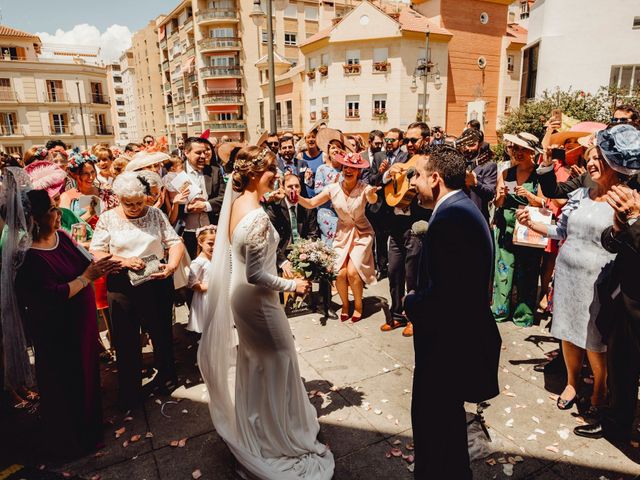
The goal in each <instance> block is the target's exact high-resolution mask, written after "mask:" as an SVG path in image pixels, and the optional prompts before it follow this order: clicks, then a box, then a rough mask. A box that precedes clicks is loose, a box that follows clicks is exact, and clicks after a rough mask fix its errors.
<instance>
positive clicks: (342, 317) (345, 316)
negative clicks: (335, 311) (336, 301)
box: [340, 313, 349, 322]
mask: <svg viewBox="0 0 640 480" xmlns="http://www.w3.org/2000/svg"><path fill="white" fill-rule="evenodd" d="M347 320H349V314H348V313H341V314H340V321H341V322H346V321H347Z"/></svg>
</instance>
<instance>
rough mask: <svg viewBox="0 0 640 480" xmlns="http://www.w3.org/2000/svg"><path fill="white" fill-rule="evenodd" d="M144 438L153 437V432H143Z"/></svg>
mask: <svg viewBox="0 0 640 480" xmlns="http://www.w3.org/2000/svg"><path fill="white" fill-rule="evenodd" d="M144 438H153V433H151V432H147V433H145V434H144Z"/></svg>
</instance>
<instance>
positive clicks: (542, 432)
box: [534, 428, 547, 435]
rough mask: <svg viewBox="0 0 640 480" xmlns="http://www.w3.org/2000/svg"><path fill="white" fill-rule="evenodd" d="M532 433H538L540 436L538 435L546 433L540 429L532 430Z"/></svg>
mask: <svg viewBox="0 0 640 480" xmlns="http://www.w3.org/2000/svg"><path fill="white" fill-rule="evenodd" d="M534 432H536V433H538V434H540V435H544V434H545V433H547V432H545V431H544V430H542V429H541V428H536V429H535V430H534Z"/></svg>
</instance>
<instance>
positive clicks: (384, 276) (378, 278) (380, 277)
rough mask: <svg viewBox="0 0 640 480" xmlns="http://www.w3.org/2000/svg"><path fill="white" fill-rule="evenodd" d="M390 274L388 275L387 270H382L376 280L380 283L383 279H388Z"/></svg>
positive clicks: (377, 274)
mask: <svg viewBox="0 0 640 480" xmlns="http://www.w3.org/2000/svg"><path fill="white" fill-rule="evenodd" d="M388 275H389V274H388V273H387V271H386V270H380V271H378V273H376V280H378V281H380V280H382V279H383V278H387V276H388Z"/></svg>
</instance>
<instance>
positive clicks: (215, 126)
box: [204, 120, 247, 132]
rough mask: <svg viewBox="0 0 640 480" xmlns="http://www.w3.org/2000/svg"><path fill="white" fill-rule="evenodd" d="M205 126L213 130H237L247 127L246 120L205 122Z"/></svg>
mask: <svg viewBox="0 0 640 480" xmlns="http://www.w3.org/2000/svg"><path fill="white" fill-rule="evenodd" d="M204 128H208V129H210V130H211V131H212V132H234V131H235V132H237V131H242V130H245V129H246V128H247V124H246V121H245V120H224V121H217V122H212V121H209V122H205V124H204Z"/></svg>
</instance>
